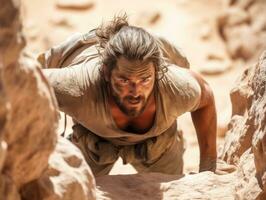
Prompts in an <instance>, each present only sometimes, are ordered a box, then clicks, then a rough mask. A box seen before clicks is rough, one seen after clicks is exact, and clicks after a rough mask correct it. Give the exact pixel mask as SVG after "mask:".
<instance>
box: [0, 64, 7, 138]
mask: <svg viewBox="0 0 266 200" xmlns="http://www.w3.org/2000/svg"><path fill="white" fill-rule="evenodd" d="M0 65H1V63H0ZM2 71H3V69H2V68H1V66H0V141H1V138H2V135H3V132H2V130H3V128H4V126H5V124H6V121H7V114H8V104H7V100H6V94H5V92H4V86H3V80H2Z"/></svg>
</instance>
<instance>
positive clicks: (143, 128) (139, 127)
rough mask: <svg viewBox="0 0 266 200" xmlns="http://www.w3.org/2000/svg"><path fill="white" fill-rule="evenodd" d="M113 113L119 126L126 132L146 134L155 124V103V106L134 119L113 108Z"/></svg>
mask: <svg viewBox="0 0 266 200" xmlns="http://www.w3.org/2000/svg"><path fill="white" fill-rule="evenodd" d="M111 115H112V118H113V120H114V123H115V125H116V126H117V128H119V129H121V130H123V131H126V132H131V133H137V134H144V133H146V132H147V131H148V130H149V129H151V127H152V126H153V124H154V120H155V116H156V110H155V105H154V108H153V107H152V108H150V109H148V110H147V111H146V112H143V113H142V114H141V115H140V116H138V117H136V118H133V119H131V118H129V117H126V116H125V115H121V114H120V113H117V112H115V111H112V110H111Z"/></svg>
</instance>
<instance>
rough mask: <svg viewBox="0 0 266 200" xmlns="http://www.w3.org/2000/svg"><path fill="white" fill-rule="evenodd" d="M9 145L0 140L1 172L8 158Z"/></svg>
mask: <svg viewBox="0 0 266 200" xmlns="http://www.w3.org/2000/svg"><path fill="white" fill-rule="evenodd" d="M6 150H7V144H6V143H5V142H4V141H1V140H0V172H1V171H2V169H3V165H4V161H5V158H6Z"/></svg>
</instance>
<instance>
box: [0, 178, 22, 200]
mask: <svg viewBox="0 0 266 200" xmlns="http://www.w3.org/2000/svg"><path fill="white" fill-rule="evenodd" d="M0 199H1V200H21V198H20V195H19V192H18V189H17V188H16V186H15V184H14V183H13V182H12V181H11V180H10V178H9V177H7V176H5V175H1V174H0Z"/></svg>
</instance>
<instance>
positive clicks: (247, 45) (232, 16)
mask: <svg viewBox="0 0 266 200" xmlns="http://www.w3.org/2000/svg"><path fill="white" fill-rule="evenodd" d="M265 9H266V1H264V0H257V1H255V0H243V1H239V0H232V1H230V3H228V4H227V6H226V7H225V9H224V10H225V11H224V12H223V14H221V15H220V16H219V17H218V18H217V29H218V32H219V33H220V36H221V38H222V39H223V40H224V41H225V43H226V46H227V51H228V53H229V55H230V56H231V58H232V59H238V58H241V59H243V60H245V61H250V60H254V59H257V58H258V55H259V54H261V52H262V51H263V49H264V48H265V47H266V40H265V38H266V36H264V35H265V34H264V33H265V32H266V31H265V30H266V13H265V12H264V11H265Z"/></svg>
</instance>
